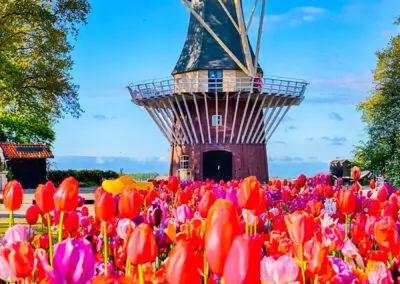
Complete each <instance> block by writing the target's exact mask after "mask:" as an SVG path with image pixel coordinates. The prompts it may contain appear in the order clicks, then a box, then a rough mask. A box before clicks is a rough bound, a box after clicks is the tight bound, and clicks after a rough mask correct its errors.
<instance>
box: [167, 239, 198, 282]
mask: <svg viewBox="0 0 400 284" xmlns="http://www.w3.org/2000/svg"><path fill="white" fill-rule="evenodd" d="M200 257H201V258H202V256H201V255H200ZM196 259H198V255H197V254H196V253H195V252H194V249H193V247H192V245H191V244H189V243H187V242H184V241H179V243H178V244H177V245H176V247H175V248H174V250H173V252H172V256H170V259H169V261H168V266H167V278H168V282H169V283H174V284H185V283H188V284H191V283H201V276H200V272H199V271H201V270H202V267H201V265H199V262H198V261H195V260H196Z"/></svg>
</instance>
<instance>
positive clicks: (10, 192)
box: [3, 180, 24, 211]
mask: <svg viewBox="0 0 400 284" xmlns="http://www.w3.org/2000/svg"><path fill="white" fill-rule="evenodd" d="M23 196H24V190H23V189H22V185H21V184H20V183H19V182H18V181H16V180H12V181H10V182H8V183H7V184H6V186H5V187H4V190H3V203H4V206H5V207H6V208H7V209H8V210H10V211H16V210H18V209H20V208H21V205H22V200H23Z"/></svg>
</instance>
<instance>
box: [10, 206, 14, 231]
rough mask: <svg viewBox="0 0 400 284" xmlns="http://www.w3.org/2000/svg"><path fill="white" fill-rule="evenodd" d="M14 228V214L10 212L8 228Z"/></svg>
mask: <svg viewBox="0 0 400 284" xmlns="http://www.w3.org/2000/svg"><path fill="white" fill-rule="evenodd" d="M12 226H14V212H13V211H12V210H11V211H10V228H11V227H12Z"/></svg>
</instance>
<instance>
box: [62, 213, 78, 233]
mask: <svg viewBox="0 0 400 284" xmlns="http://www.w3.org/2000/svg"><path fill="white" fill-rule="evenodd" d="M64 228H65V230H66V231H67V232H68V233H72V232H75V231H78V230H79V216H78V213H76V211H72V212H70V213H68V215H67V217H66V218H65V221H64Z"/></svg>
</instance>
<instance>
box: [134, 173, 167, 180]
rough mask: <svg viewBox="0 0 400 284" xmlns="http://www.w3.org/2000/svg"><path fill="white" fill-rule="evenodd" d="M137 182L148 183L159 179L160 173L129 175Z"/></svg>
mask: <svg viewBox="0 0 400 284" xmlns="http://www.w3.org/2000/svg"><path fill="white" fill-rule="evenodd" d="M129 175H130V176H131V177H132V178H133V179H134V180H136V181H148V180H152V179H155V178H157V177H158V176H159V175H160V174H159V173H134V174H129Z"/></svg>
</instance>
